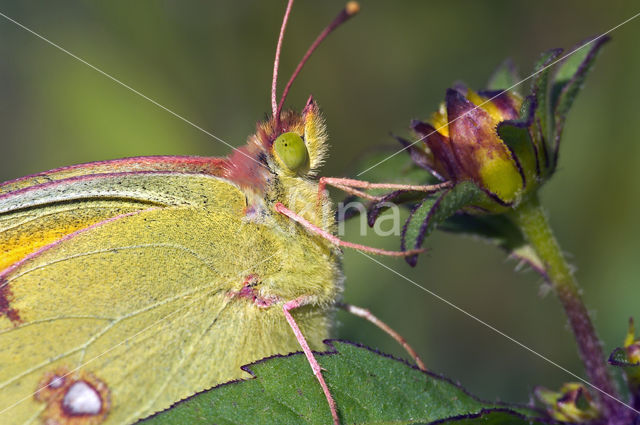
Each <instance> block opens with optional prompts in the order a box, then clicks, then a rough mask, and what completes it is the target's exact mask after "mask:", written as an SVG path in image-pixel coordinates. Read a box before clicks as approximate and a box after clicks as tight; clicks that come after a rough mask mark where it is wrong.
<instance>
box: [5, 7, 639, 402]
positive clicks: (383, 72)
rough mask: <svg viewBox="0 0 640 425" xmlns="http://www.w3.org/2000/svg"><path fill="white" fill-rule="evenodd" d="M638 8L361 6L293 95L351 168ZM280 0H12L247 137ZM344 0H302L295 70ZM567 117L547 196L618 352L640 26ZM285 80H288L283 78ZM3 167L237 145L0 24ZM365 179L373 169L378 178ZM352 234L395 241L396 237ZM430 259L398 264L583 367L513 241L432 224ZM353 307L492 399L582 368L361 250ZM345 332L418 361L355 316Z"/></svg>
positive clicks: (350, 276) (630, 29)
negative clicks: (496, 78)
mask: <svg viewBox="0 0 640 425" xmlns="http://www.w3.org/2000/svg"><path fill="white" fill-rule="evenodd" d="M634 3H635V2H629V1H619V2H618V1H612V2H607V3H606V4H603V3H602V2H595V1H590V2H584V1H578V0H572V1H563V2H559V1H557V0H554V1H550V0H543V1H537V2H512V1H506V0H502V1H491V2H489V1H472V0H467V1H452V2H432V1H411V2H409V1H404V2H400V1H397V2H390V1H385V0H376V1H373V0H363V1H362V2H361V5H362V13H361V15H360V16H358V17H357V18H356V19H354V20H353V21H352V22H350V23H348V24H347V25H346V26H345V27H344V28H341V29H340V30H339V31H338V32H337V33H336V34H334V35H333V36H332V37H331V38H330V39H329V40H328V42H327V43H326V45H324V46H322V48H321V49H320V50H319V51H318V52H317V54H316V55H315V56H314V57H313V58H312V60H311V62H310V63H309V64H308V66H307V68H306V69H305V71H304V72H303V74H302V76H301V77H300V79H299V81H298V82H297V83H296V85H295V86H294V89H293V91H292V94H291V96H290V98H289V102H288V104H289V105H290V106H292V107H294V108H301V107H302V106H303V104H304V101H305V100H306V97H307V96H308V95H309V94H310V93H313V95H314V96H315V98H316V99H317V100H318V102H319V104H320V105H321V107H322V108H323V110H324V113H325V116H326V119H327V124H328V128H329V132H330V135H331V156H330V158H329V160H328V162H327V164H326V166H325V168H324V170H323V175H327V176H345V175H348V174H350V173H351V172H352V170H351V169H350V166H351V164H353V162H354V160H356V159H357V158H358V157H359V155H360V154H361V153H362V152H363V151H366V150H367V149H371V148H372V147H374V146H379V145H384V144H388V145H391V146H395V142H394V141H393V140H392V139H391V138H390V137H389V136H388V134H389V132H390V131H393V132H395V133H397V134H401V135H407V132H406V130H405V129H406V128H407V126H408V123H409V120H410V119H411V118H420V117H426V116H428V115H429V114H430V113H431V111H432V110H433V109H434V108H435V107H436V106H437V104H438V103H439V102H440V101H441V99H442V98H443V96H444V92H445V89H446V88H447V87H449V86H450V85H451V84H452V83H453V82H454V81H457V80H463V81H465V82H467V83H468V84H469V85H470V86H471V87H476V88H481V87H482V85H483V83H484V82H485V81H486V79H487V77H488V76H489V75H490V73H491V72H492V70H493V69H494V67H495V66H496V65H497V64H498V63H500V62H501V61H502V60H503V58H505V57H511V58H513V59H514V61H515V62H516V64H517V65H518V67H519V69H520V70H521V74H522V75H528V74H527V73H528V72H530V70H531V65H532V63H533V62H534V61H535V60H536V59H537V57H538V54H539V53H540V52H541V51H543V50H546V49H548V48H551V47H571V46H572V45H574V44H575V43H577V42H578V41H580V40H582V39H584V38H586V37H588V36H590V35H595V34H598V33H601V32H604V31H606V30H608V29H610V28H611V27H614V26H615V25H617V24H619V23H620V22H622V21H624V20H625V19H627V18H629V17H631V16H632V15H634V14H635V13H637V12H638V11H639V10H638V5H637V4H635V5H634ZM284 5H285V2H284V1H244V2H237V1H231V0H229V1H211V2H179V1H135V2H131V1H121V0H118V1H109V2H80V1H57V2H55V3H52V2H45V1H21V2H14V1H5V0H3V1H0V12H2V13H3V14H6V15H7V16H9V17H11V18H13V19H15V20H17V21H19V22H20V23H22V24H24V25H26V26H28V27H29V28H31V29H33V30H34V31H36V32H38V33H40V34H42V35H43V36H44V37H46V38H48V39H50V40H51V41H53V42H55V43H57V44H59V45H60V46H62V47H64V48H65V49H68V50H69V51H71V52H73V53H74V54H76V55H78V56H79V57H81V58H83V59H85V60H86V61H88V62H89V63H91V64H93V65H95V66H96V67H98V68H100V69H102V70H104V71H105V72H107V73H109V74H111V75H113V76H115V77H116V78H118V79H120V80H121V81H123V82H124V83H126V84H128V85H130V86H131V87H133V88H135V89H136V90H138V91H140V92H141V93H144V94H145V95H146V96H149V97H150V98H152V99H154V100H156V101H157V102H159V103H161V104H162V105H165V106H166V107H167V108H169V109H171V110H173V111H175V112H176V113H178V114H180V115H182V116H184V117H186V118H187V119H189V120H191V121H192V122H194V123H197V124H198V125H200V126H201V127H203V128H205V129H206V130H208V131H210V132H212V133H214V134H215V135H217V136H218V137H220V138H222V139H224V140H226V141H228V142H229V143H231V144H232V145H234V146H239V145H241V144H243V143H244V140H245V138H246V136H247V135H248V134H250V133H251V132H252V131H253V129H254V125H255V122H256V121H257V120H259V119H261V118H263V117H264V114H265V113H266V112H268V111H269V110H270V103H269V90H270V79H271V67H272V58H273V53H274V50H275V41H276V37H277V31H278V29H279V26H280V19H281V14H282V12H283V10H284ZM342 5H343V3H342V2H340V1H333V0H332V1H325V2H313V1H309V0H299V2H298V3H297V4H296V5H295V6H294V9H293V13H292V21H291V25H290V27H289V30H288V32H287V36H286V39H285V44H284V49H283V57H282V67H281V69H282V73H283V75H284V77H285V78H286V77H288V75H289V73H290V72H291V70H292V69H293V67H294V66H295V64H296V63H297V61H298V59H299V58H300V56H301V55H302V53H303V52H304V50H305V49H306V47H307V46H308V44H309V43H310V42H311V41H312V40H313V38H314V37H315V36H316V34H317V33H318V31H319V30H320V29H321V28H322V27H323V26H324V25H325V24H326V23H327V22H328V21H329V20H330V19H331V18H332V17H333V16H334V15H335V13H336V12H337V11H338V10H339V9H340V8H341V7H342ZM612 36H613V42H612V43H610V44H609V45H608V46H607V47H606V48H605V49H604V52H603V54H602V55H601V56H600V58H599V60H598V63H597V65H596V67H595V69H594V72H593V73H592V74H591V75H590V76H589V79H588V82H587V85H586V88H585V90H584V92H583V93H582V94H581V95H580V97H579V98H578V101H577V103H576V105H575V108H574V110H573V111H572V113H571V115H570V119H569V122H568V125H567V128H566V132H565V135H566V137H565V138H564V141H563V146H562V149H561V163H560V167H559V170H558V172H557V175H556V176H555V178H554V179H553V180H552V181H551V182H550V183H549V184H548V185H547V187H545V188H544V190H543V198H544V202H545V204H546V206H547V209H548V211H549V214H550V217H551V221H552V224H553V225H554V227H555V229H556V232H557V235H558V237H559V239H560V241H561V244H562V245H563V248H564V249H565V250H566V252H567V253H568V254H569V255H570V257H571V258H572V262H573V264H575V266H576V268H577V277H578V279H579V281H580V282H581V284H582V286H583V288H584V296H585V298H586V301H587V303H588V306H589V307H590V308H591V309H592V310H593V317H594V319H595V323H596V326H597V328H598V330H599V332H600V334H601V336H602V337H603V339H604V345H605V350H606V351H607V352H608V351H610V349H612V348H613V347H615V346H616V345H618V344H619V343H620V342H621V340H622V338H623V336H624V333H625V330H626V329H625V328H626V322H627V319H628V317H629V316H630V315H632V314H636V315H638V313H640V307H639V306H638V301H639V300H640V288H639V287H638V284H639V279H638V276H640V261H639V259H640V258H639V251H638V240H639V239H640V225H638V218H637V217H638V214H639V212H640V196H639V195H640V190H639V189H638V177H637V175H636V171H638V170H639V169H640V128H639V127H638V125H639V122H638V113H639V110H640V100H639V99H640V97H639V96H638V95H639V94H640V82H639V81H638V76H639V75H640V49H638V40H639V39H640V18H639V19H637V20H635V21H632V22H630V23H628V24H627V25H625V26H623V27H621V28H619V29H618V30H616V31H614V32H613V33H612ZM283 84H284V82H283V81H281V87H282V85H283ZM0 129H1V130H0V131H1V134H2V139H1V141H0V146H1V150H0V178H1V179H2V180H6V179H10V178H14V177H18V176H21V175H26V174H29V173H34V172H38V171H42V170H46V169H50V168H54V167H59V166H63V165H69V164H74V163H80V162H87V161H94V160H102V159H110V158H118V157H125V156H134V155H150V154H186V155H212V156H221V155H225V154H227V153H228V152H229V149H228V148H227V147H225V146H224V145H222V144H221V143H219V142H218V141H216V140H214V139H212V138H210V137H208V136H207V135H206V134H204V133H202V132H200V131H198V130H197V129H195V128H193V127H192V126H189V125H188V124H186V123H185V122H183V121H180V120H179V119H176V118H175V117H174V116H172V115H171V114H169V113H167V112H166V111H163V110H162V109H160V108H158V107H157V106H155V105H153V104H152V103H150V102H149V101H147V100H145V99H143V98H141V97H139V96H137V95H136V94H134V93H132V92H131V91H128V90H126V89H125V88H123V87H121V86H119V85H117V84H115V83H114V82H113V81H110V80H109V79H107V78H105V77H104V76H103V75H100V74H99V73H97V72H96V71H94V70H92V69H90V68H88V67H87V66H85V65H83V64H82V63H80V62H79V61H77V60H75V59H73V58H71V57H70V56H68V55H65V54H64V53H62V52H60V51H59V50H57V49H55V48H53V47H52V46H50V45H48V44H46V43H45V42H43V41H42V40H40V39H38V38H36V37H35V36H34V35H32V34H29V33H28V32H27V31H25V30H24V29H21V28H19V27H18V26H17V25H16V24H14V23H11V22H9V21H7V20H6V19H4V18H0ZM363 177H366V175H365V176H363ZM357 228H358V223H355V222H354V223H351V224H350V225H349V226H348V229H347V230H348V232H347V235H346V238H347V239H349V240H353V241H365V242H366V243H369V244H372V245H376V246H381V247H382V246H386V247H389V248H393V249H397V240H395V239H394V240H382V239H376V238H366V239H363V238H360V237H359V236H358V235H357V233H358V232H357ZM427 245H428V247H430V248H431V250H430V252H429V253H428V254H427V255H424V256H423V258H422V259H421V261H420V262H419V265H418V267H417V268H416V269H411V268H409V267H408V266H407V265H406V264H405V263H404V262H403V261H401V260H388V259H382V261H383V262H384V263H385V264H388V265H389V266H390V267H392V268H394V269H395V270H397V271H398V272H400V273H403V274H405V275H406V276H408V277H410V278H411V279H414V280H415V281H416V282H418V283H420V284H421V285H424V286H425V287H427V288H429V289H430V290H432V291H434V292H436V293H437V294H439V295H441V296H442V297H444V298H446V299H448V300H450V301H451V302H453V303H455V304H456V305H458V306H460V307H461V308H464V309H466V310H468V311H469V312H471V313H472V314H474V315H476V316H478V317H479V318H481V319H482V320H484V321H486V322H488V323H490V324H491V325H493V326H495V327H496V328H498V329H500V330H501V331H503V332H505V333H507V334H509V335H511V336H513V337H514V338H516V339H518V340H519V341H521V342H522V343H524V344H526V345H528V346H529V347H531V348H532V349H534V350H536V351H538V352H540V353H542V354H543V355H545V356H548V357H549V358H551V359H552V360H553V361H555V362H557V363H558V364H560V365H562V366H564V367H566V368H568V369H570V370H572V371H575V372H576V373H579V374H581V375H583V374H584V373H583V370H582V367H581V365H580V363H579V361H578V360H577V354H576V348H575V344H574V342H573V340H572V337H571V335H570V333H569V332H568V330H567V325H566V320H565V319H564V317H563V315H562V314H561V310H560V306H559V304H558V303H557V302H556V300H555V299H554V297H553V296H546V297H541V296H539V290H540V283H541V280H540V279H539V278H538V277H537V276H536V275H535V274H534V273H533V272H519V273H514V268H515V266H516V264H515V263H514V262H512V261H506V260H505V257H504V255H503V253H502V252H500V251H499V250H498V249H496V248H494V247H491V246H488V245H484V244H482V243H480V242H477V241H474V240H471V239H464V238H459V237H454V236H450V235H444V234H436V235H435V236H434V237H432V238H431V239H430V240H429V241H428V242H427ZM344 269H345V273H346V276H347V282H346V285H347V288H346V293H345V298H346V300H347V301H349V302H352V303H355V304H358V305H361V306H365V307H368V308H370V309H371V310H372V311H373V312H375V313H376V314H377V315H378V316H380V317H381V318H383V319H384V320H386V321H387V322H388V323H389V324H391V325H392V326H393V327H395V328H396V329H397V330H398V331H400V332H401V333H402V334H403V335H404V336H405V337H406V338H407V339H408V340H409V341H410V342H411V343H412V344H414V346H415V347H416V348H417V349H418V351H419V352H420V353H421V355H422V356H423V358H424V359H425V361H426V363H427V365H428V366H429V367H430V368H431V369H432V370H434V371H436V372H440V373H443V374H446V375H447V376H449V377H451V378H453V379H454V380H457V381H460V382H461V383H463V384H464V385H465V386H466V387H467V388H468V389H469V390H470V391H472V392H473V393H475V394H477V395H480V396H482V397H485V398H491V399H494V398H500V399H503V400H509V401H521V402H524V401H527V400H528V397H529V394H530V392H531V390H532V388H533V387H534V386H535V385H539V384H543V385H545V386H550V387H556V386H558V385H559V384H560V383H561V382H564V381H566V380H571V377H569V376H568V375H566V374H565V373H564V372H562V371H561V370H559V369H557V368H556V367H554V366H552V365H550V364H548V363H545V362H544V361H542V360H541V359H539V358H537V357H535V356H533V355H532V354H530V353H528V352H527V351H525V350H523V349H522V348H521V347H518V346H517V345H516V344H514V343H513V342H511V341H508V340H507V339H505V338H504V337H502V336H500V335H498V334H496V333H495V332H493V331H492V330H490V329H488V328H486V327H484V326H482V325H480V324H478V323H477V322H474V321H473V320H471V319H469V318H468V317H466V316H464V315H463V314H461V313H460V312H458V311H456V310H454V309H452V308H451V307H449V306H447V305H445V304H444V303H442V302H441V301H438V300H437V299H435V298H433V297H432V296H430V295H429V294H427V293H425V292H423V291H421V290H420V289H418V288H416V287H414V286H412V285H411V284H410V283H408V282H406V281H404V280H402V279H400V278H398V277H397V276H395V275H394V274H392V273H391V272H389V271H387V270H385V269H383V268H381V267H380V266H379V265H377V264H375V263H373V262H371V261H370V260H368V259H366V258H365V257H363V256H361V255H360V254H358V253H355V252H351V251H347V252H345V258H344ZM338 318H339V322H340V323H339V325H338V327H337V329H336V335H337V336H338V337H340V338H347V339H350V340H354V341H358V342H361V343H364V344H366V345H370V346H373V347H377V348H379V349H381V350H383V351H386V352H391V353H395V354H398V355H402V352H401V351H400V350H399V349H398V348H397V346H396V344H395V343H394V342H392V341H390V340H389V338H387V337H385V336H384V335H382V334H381V332H379V331H378V330H377V329H374V328H373V327H372V326H370V325H368V324H366V323H364V322H362V321H361V320H359V319H356V318H352V317H348V316H346V315H343V314H340V315H339V317H338ZM639 318H640V317H639Z"/></svg>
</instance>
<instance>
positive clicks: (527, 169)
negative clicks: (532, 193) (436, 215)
mask: <svg viewBox="0 0 640 425" xmlns="http://www.w3.org/2000/svg"><path fill="white" fill-rule="evenodd" d="M536 106H537V105H536V100H535V98H534V97H533V96H528V97H527V98H526V99H525V100H524V101H523V103H522V107H521V109H520V118H519V119H517V120H508V121H502V122H501V123H499V124H498V127H497V128H496V131H497V132H498V136H500V139H502V141H503V142H504V143H505V144H506V145H507V147H508V148H509V151H511V155H512V156H513V158H514V159H515V161H516V164H517V165H518V169H519V170H520V174H521V175H522V176H524V181H525V184H524V193H526V192H527V191H528V190H529V189H531V188H533V187H536V186H537V185H538V183H539V181H540V177H541V175H540V173H541V170H540V162H541V160H544V158H541V157H540V150H539V149H538V148H537V146H536V142H535V141H534V139H533V137H531V131H530V127H531V124H532V123H533V119H534V115H535V111H536V109H537V107H536Z"/></svg>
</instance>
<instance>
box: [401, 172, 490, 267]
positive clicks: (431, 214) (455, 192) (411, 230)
mask: <svg viewBox="0 0 640 425" xmlns="http://www.w3.org/2000/svg"><path fill="white" fill-rule="evenodd" d="M485 197H486V195H485V193H484V192H483V191H482V189H480V188H479V187H478V186H476V184H475V183H473V182H471V181H464V182H460V183H458V184H456V185H455V186H453V187H452V188H450V189H445V190H443V191H441V192H438V193H436V194H434V195H430V196H428V197H426V198H424V200H423V201H422V202H421V203H419V204H418V205H417V206H416V207H415V208H414V209H413V210H412V211H411V214H410V215H409V218H408V219H407V221H406V223H405V225H404V228H403V229H402V239H401V249H402V250H403V251H404V250H407V249H417V248H420V247H422V243H423V242H424V240H425V238H426V237H427V236H429V234H431V232H432V231H433V230H434V229H435V228H436V227H437V226H438V224H440V223H442V222H443V221H444V220H446V219H447V218H449V217H450V216H451V215H453V214H454V213H456V212H457V211H459V210H460V209H462V208H464V207H466V206H468V205H471V204H473V203H474V202H475V201H477V200H478V199H484V198H485ZM406 260H407V262H408V263H409V264H410V265H411V266H415V265H416V263H417V256H412V257H406Z"/></svg>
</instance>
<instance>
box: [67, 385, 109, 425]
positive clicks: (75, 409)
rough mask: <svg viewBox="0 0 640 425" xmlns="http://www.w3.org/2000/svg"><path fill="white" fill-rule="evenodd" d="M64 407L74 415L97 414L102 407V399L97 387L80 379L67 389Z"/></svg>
mask: <svg viewBox="0 0 640 425" xmlns="http://www.w3.org/2000/svg"><path fill="white" fill-rule="evenodd" d="M62 407H63V408H64V410H65V411H66V412H67V414H69V415H72V416H76V415H97V414H98V413H100V409H102V400H101V399H100V394H98V391H96V390H95V388H93V387H92V386H91V385H89V384H87V383H86V382H84V381H78V382H75V383H74V384H73V385H71V386H70V387H69V389H68V390H67V393H66V394H65V395H64V398H63V399H62Z"/></svg>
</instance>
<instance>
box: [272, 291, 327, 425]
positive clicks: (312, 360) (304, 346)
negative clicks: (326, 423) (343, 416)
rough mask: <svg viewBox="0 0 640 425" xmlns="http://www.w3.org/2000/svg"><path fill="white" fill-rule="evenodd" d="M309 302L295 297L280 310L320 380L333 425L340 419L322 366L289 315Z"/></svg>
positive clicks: (305, 298) (307, 299)
mask: <svg viewBox="0 0 640 425" xmlns="http://www.w3.org/2000/svg"><path fill="white" fill-rule="evenodd" d="M309 302H310V301H309V298H308V297H300V298H296V299H295V300H292V301H288V302H286V303H285V304H284V305H283V306H282V311H283V312H284V317H285V318H286V319H287V322H289V326H291V329H292V330H293V333H294V334H295V336H296V339H297V340H298V343H299V344H300V346H301V347H302V351H303V352H304V355H305V356H306V357H307V360H308V361H309V365H311V370H313V374H314V375H315V377H316V378H317V379H318V382H320V386H321V387H322V391H323V392H324V396H325V397H326V398H327V402H328V403H329V408H330V409H331V416H332V417H333V423H334V425H340V419H339V418H338V409H337V408H336V402H335V401H334V400H333V396H331V392H330V391H329V387H328V386H327V383H326V382H325V380H324V377H323V376H322V368H321V367H320V364H318V361H317V360H316V358H315V357H314V356H313V352H312V351H311V348H309V344H307V340H306V339H305V337H304V335H302V331H300V328H299V327H298V324H297V323H296V321H295V319H294V318H293V316H292V315H291V310H293V309H296V308H298V307H302V306H304V305H306V304H309Z"/></svg>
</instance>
